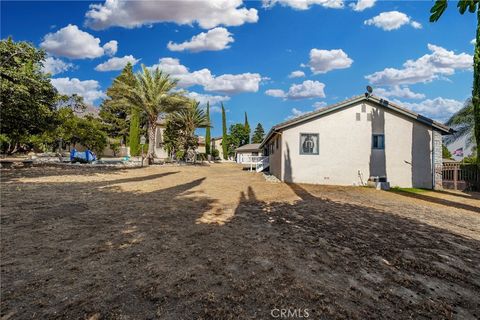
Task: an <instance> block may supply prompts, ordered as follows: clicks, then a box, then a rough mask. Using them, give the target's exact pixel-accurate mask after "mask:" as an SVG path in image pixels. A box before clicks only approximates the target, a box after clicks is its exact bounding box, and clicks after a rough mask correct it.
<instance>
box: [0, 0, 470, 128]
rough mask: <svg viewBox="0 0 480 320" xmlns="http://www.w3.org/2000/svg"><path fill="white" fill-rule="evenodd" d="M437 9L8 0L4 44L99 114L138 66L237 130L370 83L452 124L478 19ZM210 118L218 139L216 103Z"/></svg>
mask: <svg viewBox="0 0 480 320" xmlns="http://www.w3.org/2000/svg"><path fill="white" fill-rule="evenodd" d="M432 3H433V2H432V1H373V0H361V1H359V2H357V1H342V0H302V1H294V0H279V1H268V2H265V1H264V2H261V1H244V2H243V3H242V1H241V0H220V1H217V2H215V1H206V2H203V3H202V2H201V1H196V2H192V1H175V2H173V1H172V2H167V1H161V2H153V1H149V2H138V1H137V2H123V1H117V0H110V1H107V2H89V1H79V2H61V1H54V2H43V1H37V2H25V1H7V2H5V1H2V2H1V37H2V38H5V37H7V36H12V37H13V38H14V40H17V41H20V40H25V41H30V42H32V43H33V44H35V45H36V46H39V47H43V48H44V49H45V50H46V51H47V52H48V53H49V55H50V58H49V61H48V71H49V72H51V73H54V74H53V75H52V79H53V80H52V82H53V83H54V85H55V86H56V87H57V88H58V89H59V90H60V91H63V92H65V93H79V94H82V95H84V97H85V98H86V100H87V101H89V102H91V103H92V104H94V105H96V106H98V105H99V104H100V103H101V100H102V97H103V92H104V91H105V90H106V89H107V88H108V86H109V85H110V84H111V82H112V79H113V78H114V77H115V76H117V75H118V74H119V72H120V71H119V70H118V69H120V68H121V66H122V65H124V64H125V62H126V61H134V62H136V65H135V70H138V69H139V68H140V65H141V64H142V63H143V64H145V65H146V66H155V65H158V66H160V67H161V68H162V69H164V70H166V71H169V72H171V73H172V74H174V75H175V76H176V77H177V78H179V79H180V84H181V85H182V86H183V87H184V88H185V89H186V90H188V91H190V92H193V93H192V94H191V95H192V96H194V97H199V98H200V100H201V101H207V100H210V101H211V103H212V104H213V105H215V106H218V105H219V102H220V101H223V103H224V105H225V107H226V109H227V110H228V113H227V120H228V122H229V123H233V122H243V114H244V112H245V111H246V112H247V113H248V116H249V122H250V124H251V125H252V126H254V125H255V124H256V123H257V122H261V123H262V124H263V125H264V127H265V129H266V130H268V129H269V128H270V126H272V125H274V124H276V123H278V122H281V121H283V120H285V119H286V118H288V117H292V116H295V115H299V114H301V113H302V112H308V111H312V110H314V109H315V108H321V107H323V106H325V105H327V104H331V103H335V102H338V101H340V100H343V99H345V98H348V97H351V96H354V95H358V94H363V92H364V90H365V86H366V85H367V84H371V85H372V86H373V87H374V93H376V94H378V95H382V96H384V97H386V98H388V99H389V100H392V101H396V102H400V103H402V104H403V105H404V106H405V107H408V108H411V109H413V110H415V111H417V112H420V113H422V114H424V115H426V116H429V117H432V118H434V119H437V120H445V119H446V118H448V116H449V115H451V114H452V113H453V112H455V111H456V110H458V109H459V108H460V107H461V106H462V103H463V101H464V100H465V99H466V98H468V97H469V95H470V93H471V83H472V70H471V64H472V54H473V44H472V43H471V41H472V39H473V38H474V37H475V26H476V21H475V15H473V14H468V13H466V14H465V15H464V16H461V15H460V14H459V13H458V12H457V10H456V8H455V4H451V5H450V7H449V8H448V9H447V11H446V13H445V15H444V16H443V17H442V19H441V20H440V21H439V22H437V23H435V24H432V23H429V22H428V17H429V9H430V6H431V5H432ZM355 6H356V7H355ZM169 43H170V45H169ZM294 71H296V72H295V73H294V75H296V76H297V77H292V76H291V73H292V72H294ZM300 71H301V72H300ZM212 118H213V123H214V129H213V134H214V135H219V134H220V133H221V119H220V113H219V112H218V108H217V107H214V108H213V114H212Z"/></svg>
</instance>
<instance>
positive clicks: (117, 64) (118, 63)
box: [95, 55, 140, 71]
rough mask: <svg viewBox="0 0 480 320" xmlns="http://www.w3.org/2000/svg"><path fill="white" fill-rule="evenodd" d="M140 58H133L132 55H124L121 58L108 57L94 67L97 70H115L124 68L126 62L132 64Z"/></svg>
mask: <svg viewBox="0 0 480 320" xmlns="http://www.w3.org/2000/svg"><path fill="white" fill-rule="evenodd" d="M138 61H140V59H135V58H134V57H133V56H132V55H129V56H124V57H122V58H118V57H114V58H110V59H108V60H107V61H105V62H104V63H100V64H99V65H98V66H96V67H95V70H97V71H115V70H122V69H123V68H125V66H126V65H127V63H129V62H130V63H131V64H132V65H135V64H137V62H138Z"/></svg>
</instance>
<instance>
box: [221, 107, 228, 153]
mask: <svg viewBox="0 0 480 320" xmlns="http://www.w3.org/2000/svg"><path fill="white" fill-rule="evenodd" d="M227 138H228V135H227V116H226V115H225V107H224V106H223V103H222V151H223V159H225V160H227V159H228V139H227Z"/></svg>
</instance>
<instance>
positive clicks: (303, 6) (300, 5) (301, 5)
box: [262, 0, 344, 10]
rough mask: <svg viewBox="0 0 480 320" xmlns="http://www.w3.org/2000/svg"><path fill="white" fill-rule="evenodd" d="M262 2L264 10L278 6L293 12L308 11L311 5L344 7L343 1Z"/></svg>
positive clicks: (278, 0)
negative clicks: (291, 9) (288, 8)
mask: <svg viewBox="0 0 480 320" xmlns="http://www.w3.org/2000/svg"><path fill="white" fill-rule="evenodd" d="M262 2H263V7H264V8H271V7H273V6H275V5H276V4H280V5H282V6H284V7H291V8H293V9H295V10H308V9H310V6H312V5H319V6H322V7H325V8H333V9H341V8H343V7H344V3H343V0H263V1H262Z"/></svg>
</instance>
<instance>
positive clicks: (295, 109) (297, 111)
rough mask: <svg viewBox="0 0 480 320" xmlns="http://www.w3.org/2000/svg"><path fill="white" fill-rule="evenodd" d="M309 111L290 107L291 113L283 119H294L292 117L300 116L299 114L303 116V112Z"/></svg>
mask: <svg viewBox="0 0 480 320" xmlns="http://www.w3.org/2000/svg"><path fill="white" fill-rule="evenodd" d="M309 112H311V111H302V110H300V109H297V108H292V110H291V114H290V115H288V116H287V117H286V118H285V120H291V119H294V118H297V117H300V116H303V115H304V114H307V113H309Z"/></svg>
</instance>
